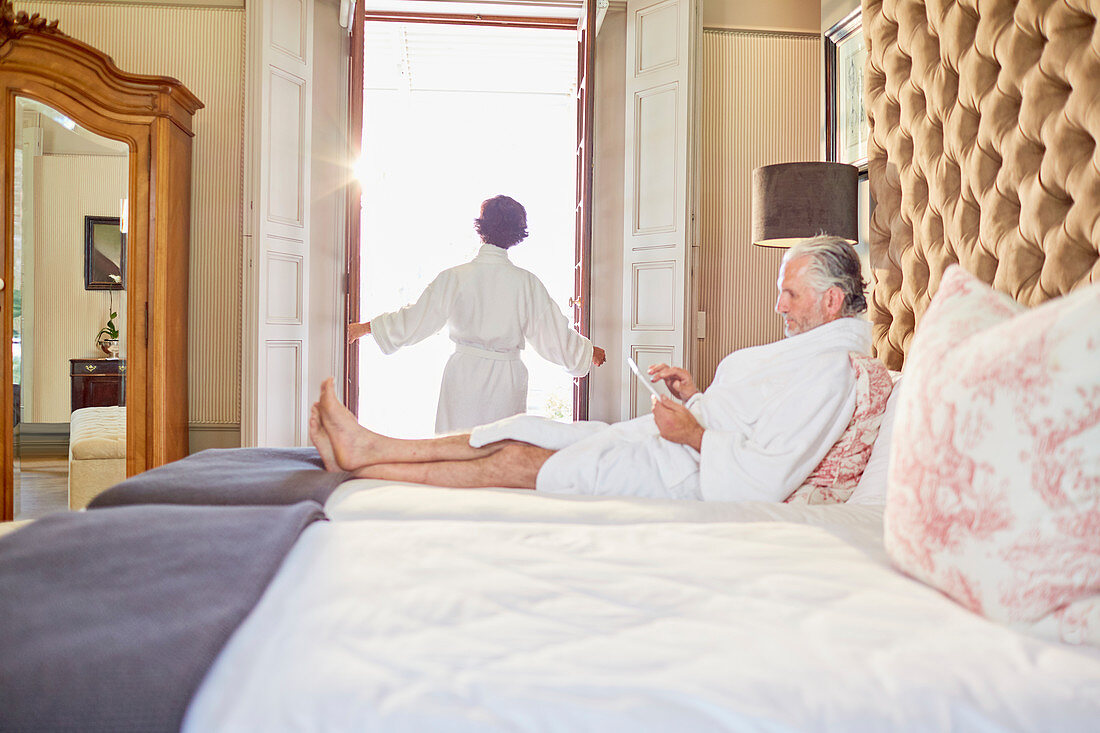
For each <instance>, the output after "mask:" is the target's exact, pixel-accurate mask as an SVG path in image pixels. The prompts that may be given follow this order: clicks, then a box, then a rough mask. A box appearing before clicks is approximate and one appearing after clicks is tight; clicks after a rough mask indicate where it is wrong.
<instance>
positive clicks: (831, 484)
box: [786, 351, 894, 504]
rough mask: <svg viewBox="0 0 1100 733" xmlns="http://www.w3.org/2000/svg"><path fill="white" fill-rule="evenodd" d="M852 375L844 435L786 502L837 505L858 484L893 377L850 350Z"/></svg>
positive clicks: (849, 494)
mask: <svg viewBox="0 0 1100 733" xmlns="http://www.w3.org/2000/svg"><path fill="white" fill-rule="evenodd" d="M848 356H849V358H850V359H851V360H852V369H854V370H855V375H856V409H855V412H854V413H853V414H852V420H851V422H849V423H848V427H847V428H845V429H844V434H843V435H841V436H840V439H839V440H837V442H836V443H834V444H833V447H832V448H830V449H829V452H828V453H826V454H825V457H824V458H822V459H821V463H819V464H817V468H815V469H814V470H813V473H811V474H810V475H809V476H808V477H807V478H806V480H805V481H803V482H802V485H801V486H799V487H798V488H797V489H795V490H794V493H792V494H791V495H790V496H788V497H787V499H786V502H787V503H790V504H840V503H841V502H844V501H847V499H848V497H849V496H851V495H852V492H853V491H855V488H856V485H857V484H859V477H860V476H862V475H863V469H864V468H866V467H867V461H868V459H870V457H871V448H873V447H874V445H875V438H876V437H877V436H878V429H879V426H880V425H881V424H882V416H883V414H884V413H885V412H886V401H887V399H888V398H889V397H890V390H891V388H892V387H893V384H894V382H893V380H892V379H891V378H890V372H889V371H888V370H887V369H886V365H885V364H883V363H882V362H881V361H879V360H878V359H872V358H871V357H869V356H867V355H865V354H857V353H856V352H854V351H853V352H851V353H850V354H849V355H848Z"/></svg>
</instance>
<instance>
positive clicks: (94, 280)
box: [84, 216, 126, 290]
mask: <svg viewBox="0 0 1100 733" xmlns="http://www.w3.org/2000/svg"><path fill="white" fill-rule="evenodd" d="M84 289H85V290H125V289H126V235H125V234H123V233H122V219H120V218H119V217H117V216H85V217H84Z"/></svg>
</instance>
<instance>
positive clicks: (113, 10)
mask: <svg viewBox="0 0 1100 733" xmlns="http://www.w3.org/2000/svg"><path fill="white" fill-rule="evenodd" d="M14 6H15V10H16V11H20V10H22V11H26V12H28V13H39V14H40V15H42V16H43V17H45V18H47V19H49V20H58V21H60V23H59V28H60V30H62V31H63V32H65V33H67V34H69V35H70V36H73V37H75V38H78V39H79V40H81V41H84V42H85V43H88V44H89V45H91V46H94V47H95V48H98V49H100V50H102V51H104V52H105V53H107V54H108V55H110V56H111V58H112V59H113V60H114V62H115V64H116V65H118V67H119V68H121V69H123V70H124V71H129V72H134V73H142V74H157V75H164V76H171V77H175V78H176V79H179V80H180V81H181V82H183V83H184V84H185V85H186V86H187V88H188V89H190V90H191V91H192V92H194V94H195V95H196V96H197V97H198V98H199V99H200V100H202V102H203V103H204V104H205V105H206V107H205V108H204V109H201V110H199V111H198V113H197V114H196V115H195V120H194V130H195V138H194V149H193V164H192V186H191V190H192V200H191V272H190V278H191V287H190V303H189V312H188V313H187V314H186V317H187V319H188V323H189V329H188V337H189V347H188V351H189V353H188V354H187V361H188V374H189V391H190V408H189V415H190V422H191V423H192V424H204V423H205V424H218V425H229V424H238V423H239V422H240V414H241V409H240V380H241V367H240V364H241V358H240V353H241V343H240V341H241V246H242V245H241V243H242V238H241V207H242V205H241V199H242V190H243V172H242V171H243V145H244V94H245V78H244V73H245V71H244V69H245V21H244V10H243V8H198V7H174V6H149V5H112V4H109V3H87V2H70V1H68V0H66V1H65V2H59V1H58V0H39V1H36V2H23V1H20V0H17V1H16V2H15V3H14ZM181 317H182V314H181Z"/></svg>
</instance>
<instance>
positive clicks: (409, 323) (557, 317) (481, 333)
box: [370, 244, 592, 433]
mask: <svg viewBox="0 0 1100 733" xmlns="http://www.w3.org/2000/svg"><path fill="white" fill-rule="evenodd" d="M370 324H371V334H372V335H373V336H374V340H375V341H376V342H377V343H378V346H379V348H381V349H382V353H384V354H392V353H393V352H395V351H397V350H398V349H399V348H401V347H402V346H408V345H410V344H415V343H417V342H418V341H422V340H424V339H426V338H427V337H429V336H431V335H432V334H434V333H436V332H438V331H439V330H440V329H441V328H443V326H444V325H449V326H450V338H451V340H452V341H454V342H455V353H454V354H452V355H451V358H450V359H448V360H447V366H446V367H445V368H444V370H443V383H442V385H441V386H440V388H439V405H438V407H437V408H436V413H435V430H436V432H437V433H449V432H453V431H456V430H467V429H469V428H472V427H474V426H475V425H481V424H483V423H488V422H492V421H494V420H499V419H500V418H503V417H507V416H509V415H515V414H517V413H522V412H526V410H527V367H525V366H524V365H523V362H522V361H520V351H521V350H522V349H523V347H524V344H525V339H526V341H530V342H531V345H532V346H533V347H534V349H535V351H536V352H538V354H539V355H540V356H542V357H543V358H544V359H546V360H547V361H551V362H553V363H555V364H559V365H561V366H562V367H564V368H565V369H566V371H568V372H569V373H570V374H571V375H573V376H574V377H582V376H584V375H585V374H587V373H588V369H589V367H590V366H591V364H592V342H591V341H589V340H588V339H586V338H584V337H583V336H581V335H580V334H578V333H577V332H576V331H574V330H573V329H572V328H571V327H570V324H569V321H568V319H566V317H565V316H564V315H562V312H561V309H560V308H559V307H558V305H557V304H556V303H555V302H554V301H553V300H551V298H550V294H549V293H548V292H547V291H546V286H544V285H543V284H542V282H541V281H540V280H539V279H538V278H537V277H535V275H533V274H532V273H530V272H528V271H527V270H524V269H522V268H520V267H516V266H515V265H514V264H512V262H511V261H510V260H509V259H508V251H507V250H505V249H502V248H500V247H496V246H494V245H491V244H486V245H483V246H482V247H481V249H479V250H478V253H477V256H476V257H474V259H473V260H471V261H470V262H467V263H466V264H464V265H459V266H458V267H452V268H450V269H449V270H444V271H443V272H441V273H439V275H438V276H437V277H436V278H435V280H433V281H432V282H431V284H429V285H428V287H427V289H425V290H424V292H423V293H422V294H421V295H420V298H419V299H417V301H416V302H415V303H413V304H412V305H407V306H405V307H404V308H401V309H400V310H397V311H394V312H393V313H383V314H382V315H380V316H376V317H374V318H372V319H371V321H370Z"/></svg>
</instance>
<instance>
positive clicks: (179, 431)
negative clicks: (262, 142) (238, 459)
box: [0, 0, 203, 520]
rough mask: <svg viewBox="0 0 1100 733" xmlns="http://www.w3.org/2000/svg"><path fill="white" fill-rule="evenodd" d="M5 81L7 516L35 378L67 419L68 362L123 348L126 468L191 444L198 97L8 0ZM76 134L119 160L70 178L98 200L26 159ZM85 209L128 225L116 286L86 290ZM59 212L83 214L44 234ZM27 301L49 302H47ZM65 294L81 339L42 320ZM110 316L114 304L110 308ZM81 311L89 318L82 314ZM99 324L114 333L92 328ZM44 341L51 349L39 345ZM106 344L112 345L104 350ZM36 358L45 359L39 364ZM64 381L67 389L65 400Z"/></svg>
mask: <svg viewBox="0 0 1100 733" xmlns="http://www.w3.org/2000/svg"><path fill="white" fill-rule="evenodd" d="M0 92H2V99H3V112H2V114H0V139H2V140H3V150H4V161H3V166H4V176H3V178H2V180H3V182H4V183H3V186H4V193H3V197H4V199H3V200H4V209H3V212H4V224H3V232H4V240H3V241H4V267H3V271H2V275H0V278H2V282H0V289H2V295H3V298H2V299H0V309H2V311H0V322H2V323H3V324H4V333H5V337H6V339H7V343H8V344H11V345H12V347H13V349H12V352H11V356H10V357H5V358H4V359H3V363H4V367H3V376H2V379H3V389H2V390H0V394H2V395H3V398H2V404H0V413H2V414H3V423H2V433H0V434H2V440H3V447H4V450H3V459H4V471H3V482H4V484H3V504H2V516H0V519H4V520H9V519H12V518H14V517H15V514H16V507H15V493H16V483H15V481H16V479H15V457H16V455H17V452H16V450H15V443H16V440H15V438H16V435H17V434H18V433H19V431H20V429H21V428H22V427H24V426H25V425H21V423H24V418H25V417H28V416H30V415H31V413H29V412H28V394H27V392H28V389H31V390H36V392H35V394H41V395H42V396H43V397H45V398H48V399H46V400H45V401H46V402H49V401H50V400H52V401H53V402H57V403H58V404H57V405H54V406H53V407H52V408H51V410H52V411H51V410H47V411H45V412H40V413H36V414H38V415H45V417H41V416H39V417H36V418H35V419H40V420H44V421H46V422H48V423H49V424H57V421H58V420H66V419H67V413H68V409H69V407H70V400H69V392H68V388H69V385H68V383H67V382H66V381H65V379H64V378H59V377H57V376H56V374H53V376H51V374H52V373H54V372H58V371H59V370H60V371H61V372H62V373H63V374H64V377H65V378H67V377H68V376H69V371H68V370H69V361H70V359H73V358H76V357H99V358H103V359H106V360H111V359H117V361H116V362H115V364H114V366H113V369H114V371H115V372H116V373H118V372H119V371H120V370H121V371H122V372H123V373H124V375H125V377H124V379H120V380H119V381H118V384H119V387H118V389H119V394H118V398H117V403H118V404H119V405H124V409H125V469H126V470H125V473H126V475H133V474H135V473H139V472H141V471H144V470H146V469H149V468H152V467H154V466H157V465H160V464H162V463H165V462H167V461H171V460H175V459H177V458H182V457H183V456H184V455H186V454H187V411H188V396H187V312H188V311H187V287H188V283H187V276H188V251H189V241H190V208H191V139H192V136H193V132H192V128H191V125H192V116H193V115H194V113H195V112H196V111H198V110H199V109H201V108H202V106H203V105H202V103H201V102H200V101H199V100H198V99H197V98H195V96H194V95H193V94H191V92H190V91H188V90H187V89H186V88H185V87H184V86H183V85H182V84H180V83H179V82H178V81H176V80H174V79H170V78H167V77H158V76H145V75H136V74H128V73H126V72H123V71H121V70H120V69H118V67H117V66H115V64H114V62H113V61H112V60H111V59H110V58H109V57H108V56H106V55H105V54H103V53H102V52H100V51H97V50H96V49H94V48H91V47H90V46H88V45H86V44H84V43H82V42H80V41H77V40H75V39H73V38H70V37H69V36H67V35H66V34H65V33H63V32H62V31H60V30H59V29H58V28H57V24H56V23H48V22H47V21H46V20H44V19H42V18H40V17H39V16H37V15H33V16H28V15H27V14H26V13H15V12H14V10H13V9H12V6H11V2H10V0H0ZM24 128H26V129H27V132H26V133H25V132H24ZM62 131H64V134H63V132H62ZM68 145H74V146H77V148H78V149H79V152H80V155H79V156H77V155H73V156H70V157H73V158H77V157H80V158H84V157H89V156H97V157H102V158H104V159H107V158H112V157H113V159H112V160H97V161H95V168H94V170H95V171H96V172H94V173H93V175H95V176H96V177H97V178H98V180H96V181H93V182H89V183H87V184H85V182H83V181H81V182H79V183H78V184H77V185H75V186H71V187H70V188H74V189H76V190H85V189H87V188H89V186H90V187H92V188H97V189H98V190H97V191H96V193H97V194H98V195H99V198H97V199H95V200H94V201H93V200H91V199H88V198H82V199H81V201H82V203H71V201H70V203H65V201H64V200H63V199H58V198H49V196H48V195H47V194H53V193H56V191H55V190H53V189H51V190H50V191H47V192H46V194H43V189H42V184H43V182H44V181H46V180H48V179H49V175H53V176H54V178H55V179H57V177H58V176H59V175H60V176H61V177H62V178H63V177H64V174H63V173H61V174H59V173H58V172H57V171H53V172H50V169H49V167H48V166H45V167H41V166H38V165H37V164H36V165H27V163H28V159H29V158H32V157H33V156H35V155H36V154H37V155H45V154H48V153H53V152H59V151H60V152H62V153H63V152H64V151H65V150H66V149H67V148H66V146H68ZM70 152H71V151H70ZM40 171H46V172H45V173H40ZM103 171H109V173H103ZM36 173H37V174H38V175H40V178H39V180H37V181H34V182H33V183H34V184H35V185H33V186H31V187H30V188H28V187H27V186H26V185H25V184H26V180H25V178H26V176H30V177H32V178H33V176H34V175H36ZM54 188H59V187H54ZM85 193H86V191H85ZM28 196H29V197H30V199H29V200H28V198H27V197H28ZM43 196H44V198H40V197H43ZM36 207H38V210H39V214H42V213H43V211H42V209H43V208H46V207H49V208H50V211H49V216H47V217H45V218H43V217H42V216H40V215H39V216H35V215H34V211H35V208H36ZM84 208H87V209H88V210H83V209H84ZM28 211H29V212H31V214H30V215H28V213H27V212H28ZM85 216H94V217H99V218H100V219H101V220H102V219H104V218H113V217H117V218H118V227H119V230H120V233H124V235H125V236H124V237H121V238H120V240H119V242H118V244H121V243H122V242H124V245H123V246H125V263H126V264H125V267H121V268H119V269H120V270H121V274H116V278H118V279H119V280H120V282H119V283H118V285H119V287H118V288H114V287H110V286H107V287H104V288H102V289H96V290H89V291H85V288H84V275H85V273H84V267H85V261H84V252H85V249H84V248H85V237H84V219H85ZM55 221H64V222H78V224H75V225H73V226H67V228H66V227H62V228H61V230H60V231H62V233H61V234H57V235H52V236H51V234H50V233H48V232H46V231H39V232H36V231H35V226H36V222H37V223H38V226H39V228H40V229H43V230H45V229H47V228H48V227H47V223H49V224H50V225H52V224H53V222H55ZM28 230H29V231H28ZM72 232H75V234H73V233H72ZM25 241H26V242H30V244H31V246H32V247H35V246H41V247H42V248H43V249H44V250H45V249H46V248H48V247H54V246H56V247H61V248H63V252H64V257H65V259H66V261H69V260H71V265H67V266H66V267H67V268H68V269H69V270H72V272H73V273H75V275H73V276H69V275H65V276H61V275H59V274H58V273H56V272H54V271H52V270H51V271H50V272H48V273H43V272H41V270H44V269H48V268H47V265H46V264H43V263H44V262H46V261H45V260H43V259H42V257H37V258H36V257H34V256H33V254H34V253H33V251H30V254H28V252H25V251H24V250H23V247H22V245H23V244H24V242H25ZM113 246H114V245H113V244H112V245H109V247H108V248H110V247H113ZM112 251H113V250H112ZM119 254H120V255H121V253H119ZM51 265H52V262H51ZM36 267H37V270H38V271H36ZM108 269H110V268H108ZM66 272H68V270H66ZM42 275H45V276H44V277H43V276H42ZM107 277H110V273H108V274H107ZM62 288H65V290H64V291H62V290H61V289H62ZM51 289H52V290H53V292H51ZM69 289H79V290H80V293H79V294H77V293H75V292H69ZM78 301H79V302H78ZM32 303H34V304H40V307H39V309H38V312H35V311H34V310H33V305H32ZM57 303H69V304H70V305H69V306H68V308H69V310H70V311H71V312H70V314H69V318H68V321H69V322H70V323H69V325H70V326H72V324H77V326H76V328H77V331H78V332H79V333H78V335H77V336H74V337H73V338H72V339H70V341H71V342H72V343H70V342H69V341H65V339H63V338H61V337H60V336H59V335H58V333H59V332H60V330H61V329H60V328H53V327H50V328H41V327H36V326H35V325H34V323H33V321H34V319H35V318H36V317H38V318H40V319H46V318H55V319H59V318H63V317H64V316H63V315H60V316H59V315H58V313H53V312H49V311H50V308H49V307H48V306H50V305H51V304H57ZM54 310H56V308H54ZM111 313H116V314H117V315H116V316H115V317H114V318H111V317H110V314H111ZM82 319H83V320H88V319H90V320H89V322H88V323H83V322H82ZM108 321H110V323H108ZM28 322H30V323H28ZM58 322H59V323H60V321H58ZM42 325H44V324H42V323H39V324H38V326H42ZM97 330H101V331H106V332H107V333H106V334H104V333H98V334H97V333H96V331H97ZM85 332H87V333H85ZM33 334H39V335H38V339H39V342H40V343H39V344H37V345H35V346H34V348H33V352H32V351H29V350H28V345H27V343H26V342H25V340H24V337H26V338H27V339H30V340H32V341H33V339H34V338H35V336H34V335H33ZM112 335H113V336H114V338H106V336H112ZM47 340H49V341H50V343H51V347H50V348H41V346H43V344H44V343H45V342H46V341H47ZM55 342H56V343H55ZM74 343H75V344H76V345H73V344H74ZM97 346H101V347H102V348H103V353H96V352H95V348H96V347H97ZM112 348H113V349H114V350H115V353H114V355H113V356H112V354H111V353H110V350H111V349H112ZM89 349H92V351H91V352H90V353H89V351H88V350H89ZM28 359H29V360H30V361H31V362H32V363H33V362H35V361H37V363H35V364H33V372H32V371H31V367H30V366H29V365H28V364H27V361H28ZM55 361H58V362H63V363H62V364H54V363H53V362H55ZM51 370H52V372H51ZM31 374H33V376H32V377H31V381H32V382H34V381H36V380H37V381H38V383H39V384H38V387H37V388H36V387H35V386H34V385H33V384H26V383H24V380H25V376H24V375H31ZM51 379H52V380H53V382H58V380H59V379H60V386H57V385H54V386H52V387H48V389H47V388H46V387H45V386H44V385H46V384H47V383H50V384H52V383H53V382H51V381H50V380H51ZM17 385H18V386H17ZM57 389H61V390H63V391H64V395H63V399H61V398H59V397H58V395H57V394H56V390H57ZM112 404H113V402H112ZM54 413H57V415H61V417H57V415H55V414H54ZM60 424H62V425H64V422H62V423H60Z"/></svg>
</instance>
